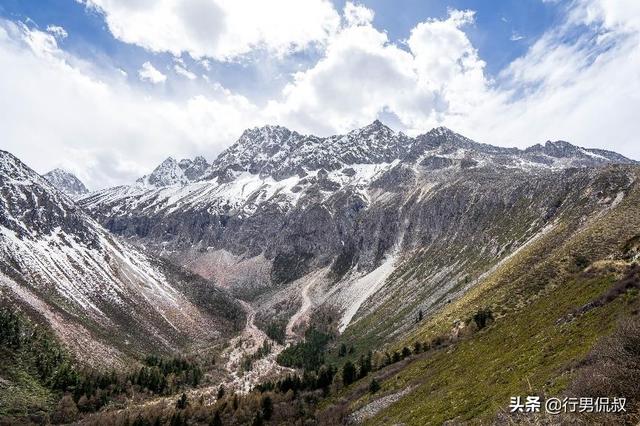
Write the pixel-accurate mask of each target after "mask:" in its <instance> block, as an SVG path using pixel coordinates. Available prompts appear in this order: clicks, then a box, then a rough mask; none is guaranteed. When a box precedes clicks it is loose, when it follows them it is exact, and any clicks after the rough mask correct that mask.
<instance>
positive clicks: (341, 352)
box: [338, 343, 347, 357]
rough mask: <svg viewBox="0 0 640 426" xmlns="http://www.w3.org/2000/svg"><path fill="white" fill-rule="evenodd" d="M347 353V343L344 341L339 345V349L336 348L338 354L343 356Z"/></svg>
mask: <svg viewBox="0 0 640 426" xmlns="http://www.w3.org/2000/svg"><path fill="white" fill-rule="evenodd" d="M346 354H347V345H345V344H344V343H343V344H341V345H340V349H339V350H338V356H339V357H343V356H345V355H346Z"/></svg>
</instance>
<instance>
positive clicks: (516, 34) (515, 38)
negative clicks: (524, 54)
mask: <svg viewBox="0 0 640 426" xmlns="http://www.w3.org/2000/svg"><path fill="white" fill-rule="evenodd" d="M524 38H525V37H524V36H523V35H522V34H520V33H519V32H517V31H513V32H512V33H511V37H509V40H511V41H520V40H523V39H524Z"/></svg>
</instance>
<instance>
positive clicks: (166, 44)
mask: <svg viewBox="0 0 640 426" xmlns="http://www.w3.org/2000/svg"><path fill="white" fill-rule="evenodd" d="M78 1H80V2H82V3H84V4H86V5H87V6H88V7H92V8H95V9H97V10H99V11H101V12H102V13H103V14H104V15H105V19H106V22H107V25H108V27H109V30H110V31H111V32H112V34H113V35H114V36H115V37H116V38H118V39H120V40H122V41H124V42H126V43H132V44H136V45H139V46H142V47H144V48H146V49H149V50H151V51H154V52H171V53H173V54H174V55H176V56H179V55H180V54H181V53H183V52H187V53H189V54H190V55H191V56H192V57H194V58H201V57H205V56H208V57H212V58H215V59H218V60H232V59H235V58H237V57H238V56H241V55H244V54H247V53H249V52H251V51H252V50H254V49H256V48H265V49H267V50H269V51H271V52H274V53H276V54H278V55H283V54H286V53H288V52H291V51H296V50H300V49H304V48H306V47H308V46H309V45H310V44H313V43H324V42H325V41H326V40H327V39H328V38H329V37H330V36H331V35H332V34H333V32H334V31H335V29H336V28H337V27H338V26H339V22H340V17H339V15H338V13H337V12H336V11H335V9H334V7H333V5H332V4H331V2H330V1H329V0H306V1H300V0H274V1H264V0H190V1H180V0H136V1H131V0H78Z"/></svg>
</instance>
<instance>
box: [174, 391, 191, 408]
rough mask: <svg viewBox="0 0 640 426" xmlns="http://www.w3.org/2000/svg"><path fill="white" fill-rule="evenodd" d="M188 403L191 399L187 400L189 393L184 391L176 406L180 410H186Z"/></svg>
mask: <svg viewBox="0 0 640 426" xmlns="http://www.w3.org/2000/svg"><path fill="white" fill-rule="evenodd" d="M187 405H189V401H188V400H187V394H186V393H184V392H183V393H182V396H181V397H180V399H179V400H178V402H176V408H177V409H178V410H184V409H185V408H187Z"/></svg>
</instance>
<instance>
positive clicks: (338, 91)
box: [268, 3, 486, 134]
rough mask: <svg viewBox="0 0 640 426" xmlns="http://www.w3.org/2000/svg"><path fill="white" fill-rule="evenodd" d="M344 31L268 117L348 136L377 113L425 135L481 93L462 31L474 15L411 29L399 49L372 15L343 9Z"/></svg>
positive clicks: (479, 70) (479, 64) (476, 64)
mask: <svg viewBox="0 0 640 426" xmlns="http://www.w3.org/2000/svg"><path fill="white" fill-rule="evenodd" d="M344 14H345V17H346V25H345V26H343V28H341V30H340V31H339V32H338V33H337V34H336V35H335V36H334V37H333V38H332V39H331V41H330V43H329V45H328V46H327V49H326V53H325V56H324V57H323V58H322V59H321V60H320V61H319V62H318V63H317V64H316V65H315V66H314V67H312V68H311V69H309V70H306V71H303V72H299V73H296V74H295V75H294V77H293V82H291V83H290V84H289V85H287V86H286V87H285V89H284V91H283V99H282V100H278V101H273V102H271V103H270V104H269V106H268V111H269V113H270V114H272V115H274V116H277V117H279V119H280V121H281V122H283V123H285V124H288V125H291V126H293V127H303V128H307V129H310V130H312V131H314V132H319V133H324V134H326V133H331V132H334V131H347V130H349V129H352V128H354V127H357V126H360V125H363V124H366V123H368V122H369V121H371V120H373V118H375V117H376V116H377V115H378V114H379V113H380V112H382V111H387V112H389V113H392V114H394V115H396V116H397V117H398V119H399V121H400V122H401V123H402V124H403V125H404V126H405V127H407V128H408V129H424V128H426V127H428V126H430V125H434V124H436V123H437V122H438V121H439V120H441V118H442V115H443V114H445V113H448V114H463V113H466V112H468V110H469V109H471V108H473V107H475V106H476V105H477V104H478V103H480V102H481V101H482V98H483V96H484V94H485V92H486V80H485V78H484V74H483V68H484V66H485V63H484V62H483V61H482V60H480V59H479V57H478V54H477V51H476V50H475V49H474V48H473V46H472V45H471V43H470V41H469V39H468V38H467V36H466V34H465V33H464V31H463V27H464V26H465V25H468V24H471V23H472V22H473V12H470V11H457V10H452V11H451V12H450V14H449V16H448V18H447V19H445V20H435V19H432V20H428V21H426V22H422V23H420V24H418V25H417V26H416V27H415V28H413V30H412V31H411V34H410V37H409V38H408V40H406V47H408V49H405V48H403V46H399V45H398V44H396V43H392V42H390V40H389V39H388V36H387V34H386V33H385V32H383V31H380V30H378V29H376V28H374V27H373V26H372V24H371V18H372V17H373V12H371V11H368V9H366V8H364V7H363V6H355V5H353V4H351V3H347V5H346V6H345V10H344Z"/></svg>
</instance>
